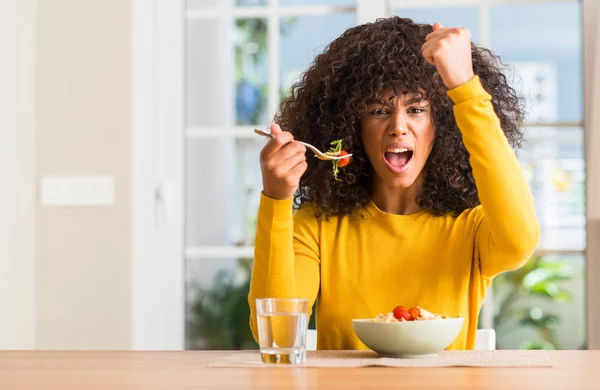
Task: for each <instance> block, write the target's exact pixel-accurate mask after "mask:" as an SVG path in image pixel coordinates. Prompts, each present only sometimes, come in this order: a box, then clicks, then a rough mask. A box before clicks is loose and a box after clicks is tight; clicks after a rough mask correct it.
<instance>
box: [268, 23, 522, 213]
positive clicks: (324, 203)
mask: <svg viewBox="0 0 600 390" xmlns="http://www.w3.org/2000/svg"><path fill="white" fill-rule="evenodd" d="M432 31H433V28H432V26H431V25H427V24H418V23H415V22H413V21H412V20H410V19H406V18H400V17H397V16H396V17H390V18H386V19H379V20H377V21H376V22H374V23H367V24H363V25H360V26H356V27H353V28H350V29H348V30H347V31H346V32H344V33H343V34H342V35H341V36H340V37H339V38H337V39H335V40H334V41H333V42H331V43H330V44H329V46H328V47H327V48H326V49H325V51H324V52H323V53H322V54H319V55H318V56H317V57H316V58H315V60H314V62H313V64H312V65H311V66H310V68H309V69H308V70H307V71H306V72H305V73H304V74H303V75H302V77H301V79H300V81H298V82H297V83H295V84H294V85H293V86H292V88H291V95H290V97H289V98H287V99H286V100H284V101H283V102H282V105H281V109H280V111H279V112H278V114H277V115H276V117H275V121H276V122H277V123H278V124H279V125H280V126H281V127H282V128H283V129H284V130H286V131H290V132H291V133H292V134H293V135H294V138H295V139H297V140H302V141H306V142H309V143H311V144H313V145H315V146H317V147H318V148H320V149H321V150H327V149H328V148H329V147H330V143H331V141H333V140H336V139H342V140H343V145H344V149H345V150H348V151H349V152H350V153H353V158H352V162H351V163H350V164H349V165H348V166H346V167H344V168H342V169H340V175H339V180H337V181H336V180H334V178H333V172H332V166H331V163H328V162H323V161H320V160H318V159H314V158H307V160H308V169H307V171H306V172H305V173H304V175H303V176H302V178H301V179H300V186H299V189H298V191H297V192H296V194H295V198H294V200H295V205H296V206H299V205H300V204H305V203H312V204H314V205H315V207H316V212H317V216H319V217H322V216H324V217H326V218H329V217H332V216H336V215H353V214H356V212H357V211H358V214H360V210H361V209H363V208H364V206H365V205H366V204H367V203H368V202H369V195H370V193H371V190H372V177H373V176H372V175H373V168H372V166H371V163H370V161H369V160H368V158H367V156H366V153H365V150H364V147H363V145H362V141H361V137H360V119H361V116H362V114H363V112H364V111H365V108H366V102H367V101H368V100H369V99H373V98H377V97H378V96H380V95H381V93H382V92H383V91H384V90H385V89H386V88H388V87H394V88H398V89H402V90H405V91H411V92H416V93H418V91H424V94H425V96H426V98H427V99H429V101H430V102H431V107H432V119H433V122H434V128H435V139H434V143H433V149H432V151H431V154H430V155H429V158H428V160H427V162H426V164H425V167H424V170H425V181H424V185H423V189H422V192H421V194H420V195H419V197H418V199H417V202H418V204H419V205H420V206H421V207H422V208H426V209H428V210H429V211H430V212H431V213H433V214H435V215H443V214H446V213H452V214H458V213H460V212H461V211H463V210H465V209H467V208H472V207H474V206H476V205H478V204H479V198H478V195H477V187H476V186H475V181H474V179H473V174H472V170H471V166H470V164H469V153H468V152H467V150H466V148H465V146H464V144H463V142H462V135H461V133H460V131H459V129H458V126H457V124H456V120H455V118H454V113H453V110H452V107H453V103H452V101H451V100H450V98H449V97H448V95H447V88H446V87H445V85H444V84H443V82H442V80H441V78H440V76H439V74H438V73H437V72H436V69H435V67H434V66H432V65H430V64H428V63H427V62H426V61H425V59H424V58H423V56H422V54H421V48H422V45H423V43H425V37H426V35H427V34H429V33H430V32H432ZM471 47H472V57H473V70H474V73H475V74H476V75H478V76H479V78H480V80H481V83H482V85H483V87H484V88H485V90H486V91H487V92H488V93H489V94H490V95H491V96H492V104H493V106H494V109H495V111H496V114H497V115H498V118H499V119H500V124H501V126H502V129H503V131H504V133H505V134H506V137H507V139H508V141H509V143H510V144H511V146H513V147H516V146H519V145H520V142H521V140H522V138H523V133H522V127H521V125H522V121H523V116H524V113H523V101H522V100H521V99H520V98H519V97H518V96H517V94H516V92H515V90H514V89H513V88H512V87H511V86H510V85H509V82H508V80H507V76H506V75H507V74H508V68H507V67H506V65H505V64H503V63H502V62H501V61H500V59H499V58H498V57H497V56H496V55H494V54H493V53H492V52H491V51H489V50H487V49H484V48H482V47H479V46H478V45H476V44H474V43H472V44H471Z"/></svg>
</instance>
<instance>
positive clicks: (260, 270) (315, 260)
mask: <svg viewBox="0 0 600 390" xmlns="http://www.w3.org/2000/svg"><path fill="white" fill-rule="evenodd" d="M448 94H449V96H450V98H451V99H452V101H453V102H454V104H455V105H454V114H455V117H456V121H457V124H458V127H459V128H460V130H461V132H462V135H463V142H464V144H465V147H466V148H467V150H468V151H469V153H470V162H471V166H472V168H473V176H474V178H475V182H476V185H477V189H478V192H479V199H480V200H481V205H480V206H477V207H475V208H473V209H468V210H465V211H464V212H463V213H461V214H460V215H459V216H458V217H453V216H450V215H446V216H441V217H436V216H434V215H432V214H430V213H428V212H427V211H425V210H421V211H419V212H417V213H415V214H412V215H393V214H386V213H384V212H382V211H381V210H379V209H378V208H377V206H375V204H374V203H372V202H370V203H369V204H368V205H367V207H366V210H364V212H363V214H364V215H365V218H364V219H362V220H360V221H357V220H356V219H350V218H348V217H336V218H331V219H330V220H329V221H324V220H319V219H317V218H315V215H314V208H313V207H311V206H303V207H301V208H300V209H299V210H298V211H297V212H296V213H295V214H293V213H292V201H291V200H283V201H281V200H273V199H270V198H268V197H266V196H264V195H263V196H262V197H261V201H260V207H259V214H258V226H257V233H256V244H255V245H256V247H255V258H254V264H253V269H252V280H251V285H250V294H249V297H248V302H249V304H250V308H251V315H250V326H251V328H252V332H253V334H254V337H255V339H257V334H258V332H257V325H256V312H255V299H256V298H262V297H304V298H308V300H309V305H310V306H311V307H312V305H313V304H314V302H315V299H317V298H318V305H317V313H316V315H317V318H316V323H317V330H318V333H317V335H318V336H317V337H318V340H317V348H318V349H366V346H365V345H364V344H362V343H361V342H360V340H358V338H357V337H356V336H355V334H354V331H353V330H352V322H351V320H352V319H353V318H369V317H374V316H375V315H377V314H378V313H387V312H389V311H391V310H392V309H393V308H394V307H395V306H397V305H404V306H417V305H418V306H421V307H423V308H425V309H427V310H429V311H432V312H436V313H442V314H447V315H449V316H453V317H455V316H461V317H464V319H465V326H464V327H463V330H462V332H461V334H460V335H459V337H458V338H457V339H456V341H455V342H454V343H453V344H452V345H451V346H450V347H449V349H473V347H474V345H475V332H476V329H477V320H478V316H479V310H480V307H481V303H482V301H483V298H484V297H485V292H486V289H487V288H488V286H489V285H490V283H491V281H492V278H493V277H494V276H496V275H498V274H499V273H502V272H505V271H509V270H513V269H516V268H519V267H520V266H522V265H523V264H524V263H525V262H526V261H527V259H528V258H529V256H530V255H531V254H532V252H533V251H534V249H535V248H536V246H537V243H538V238H539V225H538V221H537V218H536V214H535V209H534V205H533V199H532V196H531V193H530V191H529V188H528V186H527V182H526V180H525V177H524V175H523V173H522V171H521V168H520V166H519V162H518V161H517V158H516V155H515V153H514V151H513V150H512V149H511V147H510V145H509V144H508V141H507V139H506V137H505V136H504V133H503V132H502V129H501V128H500V122H499V120H498V117H497V116H496V114H495V112H494V109H493V106H492V104H491V97H490V95H489V94H488V93H487V92H486V91H485V90H484V89H483V87H482V86H481V82H480V81H479V78H478V77H475V78H473V79H472V80H471V81H469V82H468V83H466V84H464V85H461V86H459V87H457V88H455V89H453V90H450V91H449V92H448Z"/></svg>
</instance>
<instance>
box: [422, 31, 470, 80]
mask: <svg viewBox="0 0 600 390" xmlns="http://www.w3.org/2000/svg"><path fill="white" fill-rule="evenodd" d="M422 52H423V57H425V60H426V61H427V62H429V63H430V64H431V65H434V66H435V67H436V68H437V71H438V72H439V74H440V76H441V77H442V81H443V82H444V84H445V85H446V87H448V89H452V88H456V87H458V86H459V85H462V84H464V83H466V82H467V81H469V80H471V79H472V78H473V77H474V76H475V74H474V73H473V60H472V58H471V33H470V32H469V30H467V29H466V28H445V27H444V26H442V25H441V24H440V23H435V24H434V25H433V32H432V33H430V34H427V37H426V38H425V44H424V45H423V49H422Z"/></svg>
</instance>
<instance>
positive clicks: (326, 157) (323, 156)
mask: <svg viewBox="0 0 600 390" xmlns="http://www.w3.org/2000/svg"><path fill="white" fill-rule="evenodd" d="M254 132H255V133H256V134H258V135H262V136H263V137H267V138H273V134H271V133H267V132H266V131H263V130H259V129H254ZM294 142H298V143H299V144H302V145H304V146H306V147H307V148H308V149H310V150H312V151H313V153H314V154H315V157H316V158H318V159H319V160H323V161H330V160H341V159H344V158H348V157H352V154H345V155H343V156H335V155H331V154H327V153H323V152H321V151H320V150H319V149H317V148H316V147H314V146H313V145H311V144H307V143H306V142H302V141H296V140H294Z"/></svg>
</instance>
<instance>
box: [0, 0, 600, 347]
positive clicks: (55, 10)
mask: <svg viewBox="0 0 600 390" xmlns="http://www.w3.org/2000/svg"><path fill="white" fill-rule="evenodd" d="M0 6H1V7H2V8H0V26H1V27H0V28H1V29H2V30H1V31H0V53H1V55H2V61H0V85H2V88H0V89H1V91H0V109H2V115H0V120H1V121H2V122H0V128H1V130H2V133H1V134H2V135H1V138H0V147H1V148H2V151H1V152H0V156H1V157H2V158H3V159H4V160H3V161H2V163H1V164H0V179H2V182H3V188H6V190H4V191H2V192H3V193H1V194H0V196H1V197H2V198H1V200H2V201H1V202H0V205H1V206H0V207H2V215H4V216H5V217H4V218H3V222H2V224H0V226H1V230H0V240H1V241H0V256H1V257H0V318H1V319H2V320H1V321H0V348H19V349H23V348H25V349H27V348H39V349H184V348H185V349H241V348H255V347H256V344H255V343H254V341H253V339H252V336H251V334H250V330H249V327H248V315H249V311H248V305H247V294H248V287H249V276H250V274H249V271H250V267H251V264H252V257H253V243H254V233H255V225H256V212H257V207H258V200H259V194H260V191H261V189H262V183H261V176H260V168H259V164H258V154H259V152H260V148H261V147H262V145H263V144H264V141H263V140H262V139H258V137H256V136H254V135H253V133H252V129H253V128H255V127H259V128H266V127H267V126H268V125H269V124H270V123H271V120H272V118H273V115H274V113H275V112H276V110H277V108H278V105H279V103H280V101H281V100H282V99H283V98H285V97H286V95H287V93H288V90H289V87H290V85H291V84H292V83H293V82H294V81H295V80H297V79H298V77H299V76H300V75H301V74H302V72H303V71H305V70H306V69H307V67H308V66H310V64H311V62H312V60H313V59H314V57H315V56H316V55H317V54H318V53H320V52H322V51H323V50H324V49H325V48H326V46H327V44H328V42H330V41H331V40H332V39H334V38H336V37H337V36H339V35H340V34H341V33H342V32H344V31H345V30H346V29H348V28H349V27H352V26H355V25H357V24H360V23H364V22H369V21H372V20H375V19H376V18H378V17H386V16H390V15H399V16H403V17H408V18H412V19H414V20H416V21H418V22H423V23H429V24H433V23H434V22H436V21H439V22H441V23H443V24H444V25H446V26H461V27H467V28H468V29H469V30H470V31H471V35H472V38H473V40H474V41H475V42H476V43H478V44H480V45H482V46H485V47H489V48H490V49H491V50H493V51H494V52H495V53H497V54H498V55H500V56H501V58H502V59H503V60H504V61H505V62H506V63H507V64H509V65H510V66H511V68H512V69H513V71H514V77H513V82H514V85H515V87H516V88H517V90H518V92H519V94H520V95H521V96H522V97H523V98H524V99H525V101H526V108H527V119H526V141H527V142H526V143H525V144H524V145H523V148H521V149H520V150H519V151H518V157H519V160H520V161H521V165H522V168H523V170H524V172H525V174H526V177H527V179H528V181H529V185H530V187H531V190H532V192H533V195H534V199H535V203H536V207H537V211H538V217H539V219H540V222H541V227H542V237H541V241H540V244H539V247H538V250H537V252H536V253H535V255H534V256H533V257H532V258H531V259H530V260H529V262H528V264H527V265H526V266H525V267H524V268H522V269H521V270H518V271H515V272H512V273H507V274H504V275H501V276H500V277H498V278H497V279H496V280H495V282H494V284H493V286H492V288H491V289H490V291H489V293H488V298H487V299H486V302H485V305H484V307H483V308H482V315H481V319H480V327H482V328H494V329H495V330H496V332H497V347H498V348H499V349H515V348H523V349H540V348H543V349H582V348H587V347H588V345H589V343H590V340H592V341H593V345H594V346H596V347H598V342H599V341H600V335H599V334H598V329H599V328H600V313H599V310H598V308H597V307H596V308H595V307H594V305H593V304H592V303H593V299H594V298H595V299H599V298H600V295H599V291H598V290H597V289H596V287H595V285H594V281H595V282H596V284H598V283H600V272H599V270H600V249H598V247H597V246H596V245H597V244H596V241H598V239H600V199H599V198H600V191H598V187H599V182H600V180H599V178H600V161H598V160H597V158H596V157H594V156H595V155H597V154H599V153H600V131H598V128H597V126H598V124H597V118H596V117H595V115H596V114H595V112H596V111H597V110H595V109H594V107H596V108H600V95H598V96H595V95H594V94H595V93H597V92H595V90H597V88H594V81H595V80H597V79H598V78H599V77H600V61H598V60H596V57H597V55H598V54H600V39H598V38H597V37H596V27H595V26H596V24H597V21H598V19H600V7H599V6H598V5H597V4H596V2H595V1H594V0H583V1H578V0H560V1H555V0H520V1H515V0H485V1H483V0H420V1H413V0H187V1H184V0H177V1H175V0H171V1H166V0H165V1H161V0H130V1H125V0H104V1H101V2H100V1H92V0H85V1H81V0H0ZM597 75H598V76H597ZM584 114H585V115H584ZM584 118H585V126H584ZM586 156H587V158H586ZM586 164H587V165H586ZM594 175H595V176H594ZM586 194H587V198H586ZM506 218H510V215H507V216H506ZM590 234H591V236H590ZM591 237H596V240H593V239H591ZM594 324H597V326H594ZM312 325H314V322H313V323H312ZM594 329H596V330H594Z"/></svg>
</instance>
